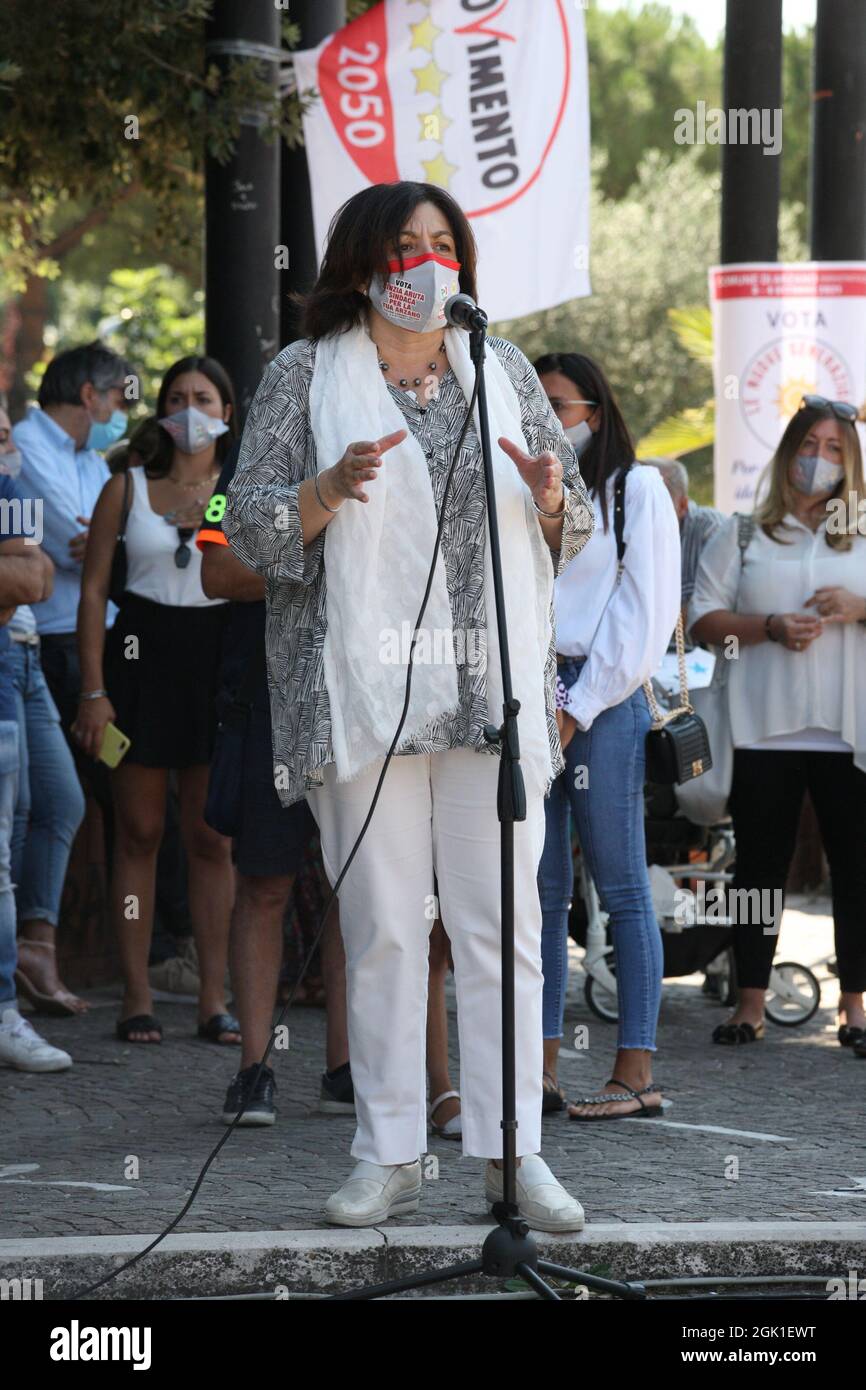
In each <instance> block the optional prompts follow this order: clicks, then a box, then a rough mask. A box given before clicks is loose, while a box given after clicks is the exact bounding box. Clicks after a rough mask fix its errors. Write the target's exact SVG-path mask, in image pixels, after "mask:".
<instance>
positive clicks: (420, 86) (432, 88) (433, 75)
mask: <svg viewBox="0 0 866 1390" xmlns="http://www.w3.org/2000/svg"><path fill="white" fill-rule="evenodd" d="M413 72H414V73H415V83H416V86H415V95H416V96H420V95H421V93H422V92H432V93H433V95H434V97H438V95H439V93H440V91H441V90H442V83H443V82H444V81H445V79H446V78H447V77H450V76H451V74H450V72H443V71H442V69H441V68H440V66H439V64H438V63H437V62H436V60H435V58H431V59H430V62H429V63H426V64H425V66H424V67H423V68H413Z"/></svg>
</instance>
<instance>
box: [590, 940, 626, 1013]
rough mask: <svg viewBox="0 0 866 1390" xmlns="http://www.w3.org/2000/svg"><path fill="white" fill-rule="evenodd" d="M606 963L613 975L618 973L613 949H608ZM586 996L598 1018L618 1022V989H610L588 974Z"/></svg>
mask: <svg viewBox="0 0 866 1390" xmlns="http://www.w3.org/2000/svg"><path fill="white" fill-rule="evenodd" d="M604 963H605V965H606V966H607V968H608V970H609V971H610V973H611V974H612V975H615V974H616V964H615V961H614V955H613V951H608V952H607V953H606V955H605V958H604ZM583 992H584V996H585V998H586V1002H587V1004H588V1005H589V1007H590V1008H591V1009H592V1012H593V1013H594V1014H595V1016H596V1018H600V1019H601V1020H602V1022H603V1023H616V1022H617V1020H618V1018H619V999H618V997H617V993H616V990H609V989H607V988H606V987H605V986H604V985H603V984H600V983H599V981H598V980H595V979H593V977H592V975H587V977H586V984H585V985H584V987H583Z"/></svg>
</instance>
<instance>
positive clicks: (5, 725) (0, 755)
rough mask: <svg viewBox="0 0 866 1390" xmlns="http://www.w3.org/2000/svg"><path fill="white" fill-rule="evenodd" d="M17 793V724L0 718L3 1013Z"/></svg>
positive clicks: (8, 1004)
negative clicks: (12, 846)
mask: <svg viewBox="0 0 866 1390" xmlns="http://www.w3.org/2000/svg"><path fill="white" fill-rule="evenodd" d="M17 794H18V725H17V724H15V723H14V722H13V721H12V720H11V719H2V720H0V1013H2V1011H3V1009H4V1008H14V1007H15V966H16V963H17V960H18V949H17V947H16V944H15V894H14V893H13V891H12V873H11V869H12V856H11V852H10V846H11V843H12V819H13V816H14V814H15V798H16V796H17Z"/></svg>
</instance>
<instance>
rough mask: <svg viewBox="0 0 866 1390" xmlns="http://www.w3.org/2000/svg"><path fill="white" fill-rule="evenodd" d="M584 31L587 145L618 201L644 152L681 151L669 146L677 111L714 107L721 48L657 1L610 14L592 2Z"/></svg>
mask: <svg viewBox="0 0 866 1390" xmlns="http://www.w3.org/2000/svg"><path fill="white" fill-rule="evenodd" d="M586 35H587V48H588V54H589V105H590V122H591V128H592V142H593V147H594V149H596V150H600V151H602V152H603V153H604V155H605V156H606V162H605V165H604V169H603V172H602V175H601V187H602V191H603V192H604V193H605V194H606V195H607V197H608V198H621V197H622V196H623V195H624V194H625V193H626V192H627V190H628V189H629V188H630V187H631V185H632V183H633V182H634V180H635V178H636V177H637V172H638V168H639V166H640V163H641V160H642V159H643V158H644V155H645V154H646V152H647V151H648V150H661V151H662V152H663V153H664V154H665V155H667V156H675V155H677V154H680V153H682V152H683V147H682V146H680V145H675V144H674V124H675V121H674V114H675V112H676V111H677V110H679V109H680V108H683V107H688V108H690V109H692V110H693V109H694V107H695V103H696V102H697V101H699V100H702V101H705V102H707V103H708V105H711V106H717V105H719V103H720V101H721V82H722V63H721V56H720V51H719V49H718V47H715V48H713V47H710V46H709V45H708V44H707V43H706V42H705V40H704V39H703V38H702V37H701V35H700V34H699V32H698V30H697V28H696V26H695V24H694V21H693V20H691V19H688V18H678V19H675V18H674V17H673V16H672V14H671V11H670V10H669V9H668V8H667V6H665V5H662V4H646V5H642V6H641V8H640V9H639V10H635V9H634V8H632V7H629V8H625V7H623V8H622V9H620V10H615V11H613V12H608V11H606V10H597V9H595V8H594V7H590V8H589V9H588V10H587V11H586ZM702 162H703V163H704V165H705V167H708V168H713V167H714V166H715V165H716V164H717V162H718V149H717V148H715V147H712V146H708V147H705V150H704V151H703V152H702Z"/></svg>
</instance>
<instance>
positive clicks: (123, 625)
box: [105, 593, 229, 768]
mask: <svg viewBox="0 0 866 1390" xmlns="http://www.w3.org/2000/svg"><path fill="white" fill-rule="evenodd" d="M228 611H229V604H227V603H221V604H215V605H213V606H212V607H207V608H173V607H171V606H170V605H169V604H165V603H154V602H152V601H151V600H150V599H146V598H139V596H138V595H137V594H130V593H127V594H125V595H124V597H123V603H122V604H121V606H120V610H119V612H118V614H117V618H116V619H115V623H114V626H113V627H112V628H111V629H110V630H109V631H108V632H107V633H106V635H105V685H106V689H107V691H108V695H109V699H110V700H111V703H112V704H113V705H114V709H115V720H114V723H115V724H116V725H117V727H118V729H120V731H121V733H123V734H126V736H127V738H128V739H129V740H130V742H131V746H130V749H129V752H128V753H127V754H126V757H125V758H124V762H127V763H140V764H142V765H143V766H144V767H168V768H181V767H194V766H196V765H197V764H201V763H209V762H210V760H211V754H212V753H213V745H214V737H215V735H216V722H217V717H216V706H215V695H216V691H217V687H218V679H219V668H220V660H221V656H222V643H223V632H224V629H225V625H226V621H227V615H228Z"/></svg>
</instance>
